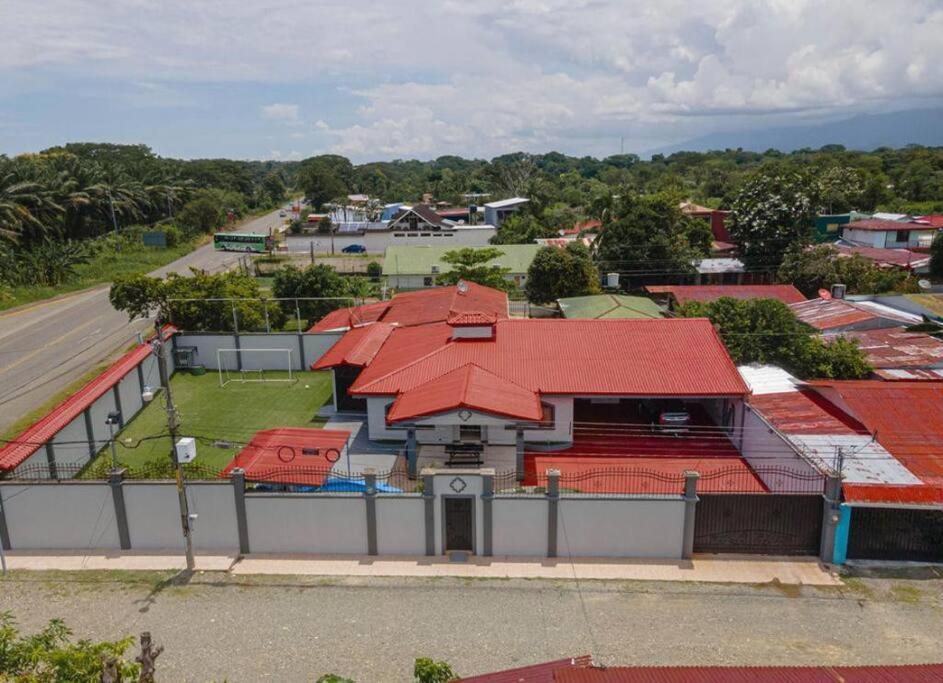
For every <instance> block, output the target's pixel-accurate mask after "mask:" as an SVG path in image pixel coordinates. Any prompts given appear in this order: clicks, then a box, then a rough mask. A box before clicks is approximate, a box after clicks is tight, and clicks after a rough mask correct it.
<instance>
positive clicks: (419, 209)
mask: <svg viewBox="0 0 943 683" xmlns="http://www.w3.org/2000/svg"><path fill="white" fill-rule="evenodd" d="M454 225H455V224H454V223H453V222H451V221H449V220H448V219H446V218H443V217H442V216H440V215H439V214H437V213H436V212H435V211H434V210H433V209H432V208H431V207H428V206H426V205H425V204H416V205H415V206H409V207H403V208H401V209H400V210H399V212H397V213H396V214H395V215H394V216H393V218H391V219H390V222H389V224H388V225H387V228H388V229H389V230H409V231H411V232H422V231H426V232H428V231H430V230H451V229H452V227H453V226H454Z"/></svg>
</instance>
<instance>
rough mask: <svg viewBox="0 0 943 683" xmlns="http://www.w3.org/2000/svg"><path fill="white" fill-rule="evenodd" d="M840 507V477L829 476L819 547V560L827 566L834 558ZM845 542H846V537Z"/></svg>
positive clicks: (835, 475) (823, 505)
mask: <svg viewBox="0 0 943 683" xmlns="http://www.w3.org/2000/svg"><path fill="white" fill-rule="evenodd" d="M840 506H841V477H840V476H838V475H837V474H829V475H828V477H827V478H826V479H825V496H824V500H823V502H822V541H821V544H820V545H819V559H820V560H822V562H826V563H829V564H831V562H832V560H833V559H834V557H835V538H836V534H835V530H836V528H837V527H838V523H839V522H840V521H841V511H840ZM845 540H846V542H847V536H846V537H845ZM842 550H843V551H844V549H842Z"/></svg>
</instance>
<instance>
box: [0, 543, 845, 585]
mask: <svg viewBox="0 0 943 683" xmlns="http://www.w3.org/2000/svg"><path fill="white" fill-rule="evenodd" d="M196 560H197V562H196V565H197V570H199V571H213V572H217V571H218V572H229V573H231V574H232V575H234V576H250V575H273V576H274V575H287V576H331V577H349V576H358V577H368V576H386V577H390V576H394V577H396V576H401V577H406V576H409V577H458V578H476V579H495V578H501V579H504V578H508V579H551V580H572V579H574V578H577V579H580V580H608V581H700V582H707V583H748V584H759V583H770V582H773V581H776V582H779V583H781V584H787V585H807V586H840V585H841V581H840V580H839V579H838V578H837V577H836V576H835V575H833V574H832V573H830V572H829V571H828V570H827V569H826V568H825V567H824V566H823V565H821V564H820V563H819V562H818V561H817V560H815V559H812V558H792V557H762V558H761V557H756V556H737V555H701V556H696V557H695V558H694V559H692V560H645V559H630V560H620V559H614V558H613V559H610V558H599V559H587V558H582V559H575V560H573V561H572V562H570V561H569V560H567V559H565V558H556V559H548V558H523V557H492V558H485V557H470V558H468V559H467V561H465V562H452V561H449V559H448V558H446V557H390V556H387V557H368V556H349V555H347V556H329V555H262V554H253V555H246V556H243V557H241V558H240V557H237V556H235V555H200V556H198V557H197V558H196ZM7 566H8V568H9V569H11V570H27V571H50V570H58V571H81V570H99V571H100V570H121V571H169V570H174V569H183V568H184V567H185V562H184V558H183V556H182V555H181V554H178V553H174V552H172V551H168V552H166V553H161V552H159V551H158V552H152V553H135V552H131V553H113V554H111V553H89V554H84V553H68V552H58V553H56V554H51V553H50V552H49V551H34V552H24V551H18V552H10V553H8V554H7Z"/></svg>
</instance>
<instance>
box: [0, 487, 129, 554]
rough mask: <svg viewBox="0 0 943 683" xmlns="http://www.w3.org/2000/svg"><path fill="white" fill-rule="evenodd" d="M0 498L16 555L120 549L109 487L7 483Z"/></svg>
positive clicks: (0, 493) (1, 488) (0, 491)
mask: <svg viewBox="0 0 943 683" xmlns="http://www.w3.org/2000/svg"><path fill="white" fill-rule="evenodd" d="M0 496H2V497H3V512H4V514H5V516H6V523H7V530H8V531H9V533H10V546H11V547H12V548H13V549H14V550H27V549H36V548H49V549H65V548H68V549H74V550H80V549H81V550H92V549H114V548H119V547H120V542H119V540H118V526H117V524H116V522H115V508H114V503H113V501H112V494H111V487H110V486H109V485H108V484H107V483H105V482H87V483H86V482H81V483H78V482H68V483H56V484H53V483H50V484H24V485H18V484H3V485H2V486H0Z"/></svg>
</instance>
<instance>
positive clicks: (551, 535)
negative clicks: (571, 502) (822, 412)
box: [547, 470, 560, 557]
mask: <svg viewBox="0 0 943 683" xmlns="http://www.w3.org/2000/svg"><path fill="white" fill-rule="evenodd" d="M559 505H560V470H547V557H556V556H557V523H558V518H559V513H560V510H559Z"/></svg>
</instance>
